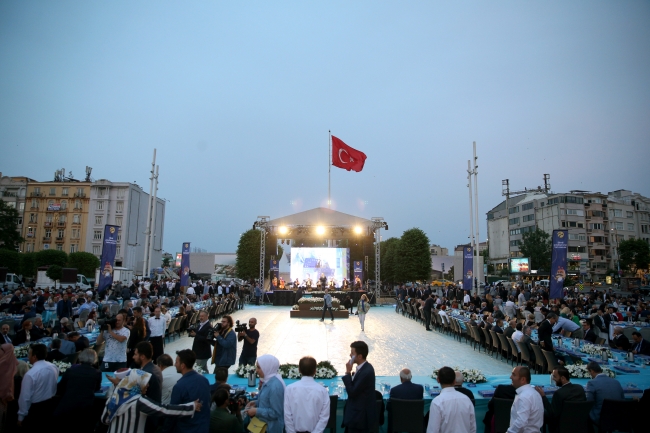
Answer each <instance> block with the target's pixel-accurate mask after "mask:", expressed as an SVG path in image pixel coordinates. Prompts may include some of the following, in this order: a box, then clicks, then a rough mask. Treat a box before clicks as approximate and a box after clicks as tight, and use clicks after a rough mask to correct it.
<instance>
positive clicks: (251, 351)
mask: <svg viewBox="0 0 650 433" xmlns="http://www.w3.org/2000/svg"><path fill="white" fill-rule="evenodd" d="M256 325H257V319H256V318H254V317H251V318H250V319H249V320H248V329H246V330H244V331H241V332H239V333H237V341H242V340H244V347H242V350H241V355H239V365H255V361H257V342H258V340H259V339H260V332H259V331H258V330H257V329H255V326H256Z"/></svg>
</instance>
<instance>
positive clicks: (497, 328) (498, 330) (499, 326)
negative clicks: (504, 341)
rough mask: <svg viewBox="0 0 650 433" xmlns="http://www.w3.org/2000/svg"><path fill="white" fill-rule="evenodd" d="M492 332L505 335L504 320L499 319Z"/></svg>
mask: <svg viewBox="0 0 650 433" xmlns="http://www.w3.org/2000/svg"><path fill="white" fill-rule="evenodd" d="M492 331H494V332H496V333H497V334H503V320H501V319H497V323H496V325H494V326H493V327H492Z"/></svg>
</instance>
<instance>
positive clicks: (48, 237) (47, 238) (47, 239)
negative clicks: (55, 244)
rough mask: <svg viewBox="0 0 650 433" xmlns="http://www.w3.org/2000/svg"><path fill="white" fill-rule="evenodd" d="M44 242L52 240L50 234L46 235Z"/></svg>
mask: <svg viewBox="0 0 650 433" xmlns="http://www.w3.org/2000/svg"><path fill="white" fill-rule="evenodd" d="M43 242H52V238H51V237H50V236H44V237H43Z"/></svg>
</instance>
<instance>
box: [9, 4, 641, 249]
mask: <svg viewBox="0 0 650 433" xmlns="http://www.w3.org/2000/svg"><path fill="white" fill-rule="evenodd" d="M649 22H650V3H649V2H647V1H626V2H609V1H573V2H562V1H544V2H542V1H531V2H519V1H500V2H470V1H458V2H425V1H421V2H416V1H409V2H397V1H394V2H387V1H373V2H370V1H367V2H362V1H356V2H343V1H330V2H298V1H296V2H285V1H280V2H259V1H252V2H218V1H209V2H198V1H194V2H184V3H179V2H169V1H156V2H153V1H138V2H126V1H117V2H110V3H106V2H73V1H57V2H45V1H32V2H2V3H0V59H2V61H1V62H0V149H1V150H2V151H1V154H2V159H1V162H0V171H2V173H3V174H4V175H10V176H20V175H25V176H29V177H32V178H35V179H38V180H50V178H51V177H52V176H53V172H54V170H56V169H58V168H61V167H65V168H66V170H67V171H72V172H73V173H74V174H75V176H77V177H79V178H81V177H83V173H84V168H85V166H86V165H90V166H92V167H93V177H94V178H96V179H99V178H107V179H110V180H113V181H136V182H137V183H138V184H139V185H140V186H142V187H143V188H144V189H145V190H148V187H149V181H148V175H149V174H148V170H149V168H150V161H151V156H152V152H153V148H154V147H156V148H157V149H158V164H159V165H160V184H159V195H160V196H162V197H164V198H165V199H167V200H169V202H168V204H167V215H166V221H165V241H164V248H165V250H167V251H170V252H175V251H179V250H180V244H181V243H182V242H183V241H191V242H192V244H193V246H197V247H201V248H205V249H207V250H209V251H216V252H227V251H234V250H235V248H236V245H237V241H238V238H239V235H240V233H242V232H243V231H245V230H247V229H249V228H250V227H251V226H252V223H253V221H254V220H255V219H256V217H257V216H258V215H269V216H271V217H272V218H275V217H278V216H282V215H287V214H291V213H294V212H295V211H301V210H307V209H311V208H314V207H317V206H321V205H324V204H325V203H326V200H327V160H328V148H327V146H328V130H331V131H332V134H334V135H336V136H337V137H339V138H341V139H342V140H343V141H345V142H346V143H347V144H349V145H350V146H353V147H355V148H357V149H359V150H362V151H363V152H365V153H366V154H367V155H368V160H367V161H366V166H365V169H364V170H363V171H362V172H361V173H354V172H350V173H348V172H346V171H343V170H340V169H336V168H333V169H332V198H333V201H334V207H335V208H336V209H338V210H340V211H343V212H346V213H351V214H355V215H359V216H362V217H367V218H370V217H373V216H382V217H384V218H385V219H386V221H387V222H388V224H389V227H390V231H389V232H387V233H385V234H384V235H385V236H384V238H386V237H387V236H400V235H401V233H402V232H403V231H404V230H406V229H409V228H411V227H420V228H421V229H423V230H424V231H425V232H426V233H427V234H428V235H429V238H430V240H431V241H432V242H434V243H438V244H441V245H443V246H446V247H449V248H453V247H454V246H455V245H456V244H459V243H462V242H466V240H467V236H468V233H469V216H468V214H467V213H468V192H467V187H466V183H467V182H466V176H467V173H466V168H467V160H468V159H470V158H471V152H472V141H476V142H477V146H478V155H479V194H480V198H479V200H480V206H479V208H480V213H481V232H482V235H481V239H482V240H485V233H486V230H485V213H486V212H487V210H489V209H490V208H491V207H493V206H494V205H496V204H497V203H498V202H499V201H500V200H501V180H502V179H506V178H509V179H510V182H511V186H512V188H513V189H523V188H524V187H535V186H537V185H540V184H541V183H542V175H543V174H544V173H549V174H550V175H551V184H552V189H553V190H554V191H558V192H559V191H568V190H571V189H583V190H590V191H600V192H604V193H606V192H608V191H613V190H616V189H622V188H625V189H630V190H633V191H635V192H639V193H641V194H644V195H646V196H650V175H649V174H648V161H649V157H650V146H649V143H648V141H649V140H648V137H649V136H650V79H649V78H650V72H649V71H650V26H648V23H649Z"/></svg>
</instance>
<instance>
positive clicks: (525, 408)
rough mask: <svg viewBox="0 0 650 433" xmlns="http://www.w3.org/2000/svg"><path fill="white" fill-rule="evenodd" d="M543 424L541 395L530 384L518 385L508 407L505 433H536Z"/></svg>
mask: <svg viewBox="0 0 650 433" xmlns="http://www.w3.org/2000/svg"><path fill="white" fill-rule="evenodd" d="M543 424H544V403H543V402H542V396H540V395H539V393H538V392H537V391H535V388H533V387H532V386H531V385H530V384H526V385H523V386H520V387H519V388H517V395H516V396H515V401H514V403H512V409H510V427H508V432H507V433H538V432H539V430H540V429H541V428H542V425H543Z"/></svg>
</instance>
